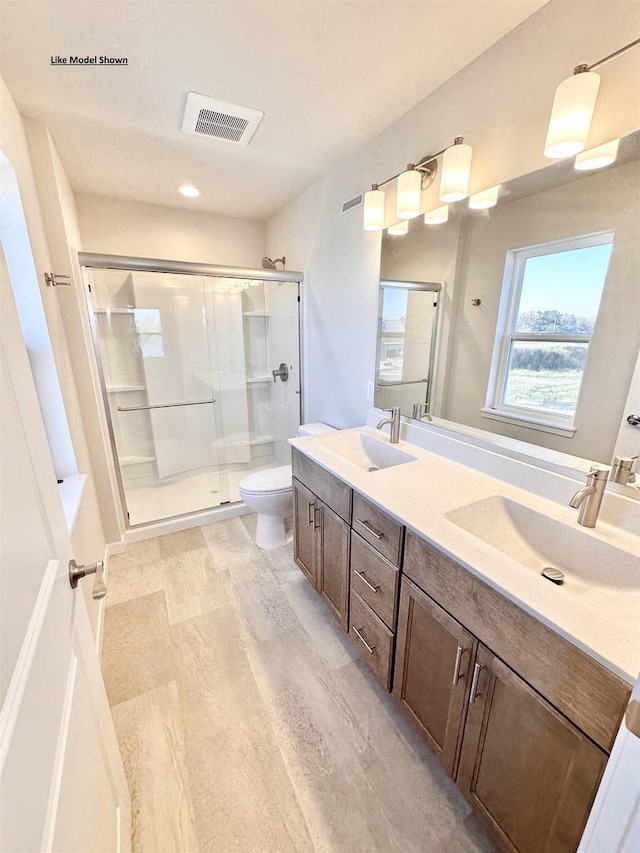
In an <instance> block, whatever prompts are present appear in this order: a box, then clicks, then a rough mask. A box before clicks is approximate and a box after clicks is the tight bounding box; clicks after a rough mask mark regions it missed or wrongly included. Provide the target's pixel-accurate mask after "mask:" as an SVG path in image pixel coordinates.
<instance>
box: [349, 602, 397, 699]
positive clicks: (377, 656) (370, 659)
mask: <svg viewBox="0 0 640 853" xmlns="http://www.w3.org/2000/svg"><path fill="white" fill-rule="evenodd" d="M349 636H350V637H351V639H352V640H353V642H354V643H355V645H356V646H357V648H358V649H359V650H360V654H361V655H362V657H363V658H364V660H365V661H366V662H367V663H368V664H369V666H370V667H371V669H372V670H373V672H374V673H375V675H376V677H377V678H378V680H379V681H381V682H382V684H384V686H385V687H386V688H387V690H389V688H390V687H391V662H392V660H393V634H392V633H391V631H390V630H389V629H388V628H387V626H386V625H385V624H384V622H382V621H381V620H380V619H378V617H377V616H376V614H375V613H374V612H373V610H372V609H371V608H370V607H369V606H368V605H367V604H365V603H364V601H363V600H362V599H361V598H360V596H359V595H358V593H357V592H354V591H353V590H352V591H351V602H350V608H349Z"/></svg>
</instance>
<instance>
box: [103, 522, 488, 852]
mask: <svg viewBox="0 0 640 853" xmlns="http://www.w3.org/2000/svg"><path fill="white" fill-rule="evenodd" d="M254 525H255V517H254V516H243V517H241V518H233V519H230V520H227V521H222V522H217V523H216V524H210V525H207V526H205V527H199V528H195V529H192V530H187V531H182V532H179V533H172V534H170V535H168V536H162V537H159V538H156V539H151V540H147V541H144V542H138V543H135V544H133V545H131V546H129V547H128V549H127V552H126V553H125V554H122V555H119V556H117V557H113V558H112V560H111V565H110V577H109V594H108V598H107V611H106V618H105V635H104V652H103V669H104V676H105V681H106V685H107V691H108V694H109V700H110V703H111V705H112V710H113V715H114V719H115V725H116V731H117V734H118V739H119V742H120V747H121V750H122V755H123V759H124V764H125V770H126V773H127V778H128V781H129V788H130V791H131V797H132V806H133V847H134V850H135V851H138V853H173V851H185V853H218V851H220V853H232V851H238V853H285V851H318V852H319V853H320V851H327V853H328V851H345V853H346V851H349V853H365V851H366V852H367V853H368V851H380V853H395V851H398V853H412V851H416V853H417V851H421V853H431V851H434V853H436V851H442V853H462V852H463V851H493V850H494V846H493V844H492V842H491V841H490V840H488V838H487V836H486V835H485V833H484V830H483V829H482V828H481V826H480V825H479V823H478V821H477V818H476V817H475V816H474V815H472V813H471V810H470V807H469V806H468V804H467V803H466V801H465V799H464V798H463V797H462V795H461V794H460V793H459V791H458V790H457V789H456V787H455V786H454V784H453V783H452V782H451V780H450V779H449V778H448V777H447V776H446V775H445V773H444V771H443V770H442V769H441V768H440V766H439V765H438V763H437V762H436V761H435V759H434V758H433V757H432V756H431V754H430V753H429V751H428V750H427V749H426V747H424V745H423V744H422V742H421V741H420V739H419V738H418V736H417V735H416V733H415V732H414V730H413V729H412V727H411V726H410V725H409V724H408V723H407V721H406V720H405V719H404V717H403V716H402V715H401V714H400V712H399V711H398V709H397V708H396V707H395V705H394V703H393V701H392V700H391V697H390V696H388V695H387V694H386V693H385V691H384V690H383V689H382V687H381V686H380V685H379V684H378V682H377V681H376V680H375V679H374V678H373V676H372V675H371V673H370V672H369V671H368V670H367V668H366V667H365V666H364V664H362V663H361V662H360V660H359V658H358V657H357V655H356V652H355V650H354V649H352V647H351V644H350V641H349V640H348V638H347V637H346V635H345V634H343V632H342V631H341V629H340V628H339V626H338V624H337V623H336V622H335V620H334V618H333V617H332V616H331V614H330V613H329V611H328V610H327V609H326V607H325V606H324V604H323V603H322V602H321V600H320V599H319V597H318V596H317V595H316V593H315V592H314V591H313V589H312V588H311V587H310V585H309V583H308V581H307V580H306V579H305V578H304V576H303V575H302V573H301V572H300V571H299V569H298V568H297V567H296V565H295V563H294V562H293V558H292V554H291V547H290V546H287V547H285V548H281V549H277V550H274V551H261V550H260V549H258V548H256V546H255V545H254V543H253V539H252V531H253V527H254Z"/></svg>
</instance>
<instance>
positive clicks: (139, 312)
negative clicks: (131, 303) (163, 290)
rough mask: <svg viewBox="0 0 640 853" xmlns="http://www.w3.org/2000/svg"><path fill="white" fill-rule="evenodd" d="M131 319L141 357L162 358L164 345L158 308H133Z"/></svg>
mask: <svg viewBox="0 0 640 853" xmlns="http://www.w3.org/2000/svg"><path fill="white" fill-rule="evenodd" d="M133 319H134V323H135V326H136V334H137V335H138V343H139V344H140V352H141V353H142V357H143V358H162V357H163V356H164V346H163V344H162V324H161V323H160V309H158V308H134V309H133Z"/></svg>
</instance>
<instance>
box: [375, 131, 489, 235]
mask: <svg viewBox="0 0 640 853" xmlns="http://www.w3.org/2000/svg"><path fill="white" fill-rule="evenodd" d="M471 153H472V151H471V146H470V145H465V144H464V139H463V138H462V137H461V136H456V138H455V139H454V141H453V145H450V146H449V147H448V148H443V149H442V151H438V152H437V154H429V155H428V156H426V157H423V158H422V159H421V160H419V161H418V162H417V163H409V164H408V166H407V168H406V169H405V170H404V171H403V172H398V174H397V175H393V176H392V177H390V178H387V179H386V180H385V181H380V183H376V184H372V185H371V189H370V190H369V192H367V193H365V194H364V213H363V227H364V230H365V231H382V230H383V229H384V207H385V194H384V191H383V190H381V189H380V187H383V186H385V184H390V183H391V182H392V181H397V186H396V216H397V217H398V219H400V220H403V221H405V222H406V221H407V220H408V219H413V218H414V217H416V216H418V215H419V214H420V205H421V195H422V190H423V189H426V188H427V187H429V186H430V185H431V184H432V183H433V180H434V178H435V176H436V172H437V169H438V162H437V158H438V157H440V155H441V154H443V155H444V157H443V159H442V180H441V182H440V199H441V200H442V201H459V200H460V199H461V198H465V196H466V195H467V187H468V184H469V174H470V171H471ZM445 196H446V197H445ZM425 221H426V220H425ZM442 221H443V222H445V221H446V220H442ZM400 224H401V223H397V224H396V225H392V226H391V228H388V229H387V231H388V232H389V233H390V234H406V233H407V231H406V230H400V228H399V225H400ZM391 229H393V230H391Z"/></svg>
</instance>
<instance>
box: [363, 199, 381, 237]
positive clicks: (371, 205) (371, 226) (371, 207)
mask: <svg viewBox="0 0 640 853" xmlns="http://www.w3.org/2000/svg"><path fill="white" fill-rule="evenodd" d="M362 225H363V228H364V230H365V231H382V229H383V228H384V193H383V192H382V190H369V192H368V193H365V194H364V213H363V223H362Z"/></svg>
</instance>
